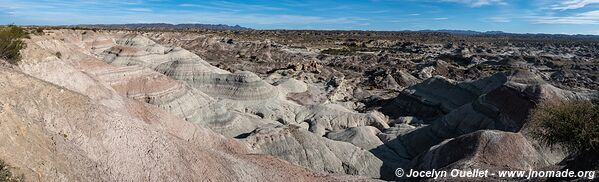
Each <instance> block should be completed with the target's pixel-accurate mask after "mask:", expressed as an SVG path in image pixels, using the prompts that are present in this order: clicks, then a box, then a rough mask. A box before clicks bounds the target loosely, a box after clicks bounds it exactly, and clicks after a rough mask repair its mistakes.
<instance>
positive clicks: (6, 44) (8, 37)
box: [0, 25, 29, 65]
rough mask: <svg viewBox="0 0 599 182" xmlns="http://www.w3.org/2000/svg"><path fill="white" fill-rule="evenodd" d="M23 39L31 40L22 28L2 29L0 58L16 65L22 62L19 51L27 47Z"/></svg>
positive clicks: (7, 27) (0, 28)
mask: <svg viewBox="0 0 599 182" xmlns="http://www.w3.org/2000/svg"><path fill="white" fill-rule="evenodd" d="M23 38H29V35H28V34H27V32H25V30H24V29H23V28H21V27H17V26H14V25H9V26H6V27H0V58H2V59H4V60H6V61H8V62H9V63H11V64H15V65H16V64H17V63H18V62H19V61H20V60H21V54H20V53H19V51H20V50H21V49H23V48H25V46H26V45H25V43H24V42H23V40H22V39H23Z"/></svg>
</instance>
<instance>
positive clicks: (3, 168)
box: [0, 160, 22, 182]
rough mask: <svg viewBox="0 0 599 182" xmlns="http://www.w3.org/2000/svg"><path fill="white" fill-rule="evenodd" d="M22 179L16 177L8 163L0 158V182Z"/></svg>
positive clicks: (15, 181) (12, 181)
mask: <svg viewBox="0 0 599 182" xmlns="http://www.w3.org/2000/svg"><path fill="white" fill-rule="evenodd" d="M17 181H22V180H21V178H18V177H14V176H13V174H12V172H10V170H9V169H8V165H6V164H5V163H4V161H2V160H0V182H17Z"/></svg>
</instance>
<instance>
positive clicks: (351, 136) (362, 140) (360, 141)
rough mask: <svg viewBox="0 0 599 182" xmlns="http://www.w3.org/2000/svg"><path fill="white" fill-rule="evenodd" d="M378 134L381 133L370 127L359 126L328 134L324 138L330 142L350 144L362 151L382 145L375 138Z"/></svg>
mask: <svg viewBox="0 0 599 182" xmlns="http://www.w3.org/2000/svg"><path fill="white" fill-rule="evenodd" d="M380 132H381V131H379V130H378V129H377V128H375V127H372V126H361V127H353V128H348V129H345V130H342V131H336V132H329V133H327V134H326V137H327V138H329V139H331V140H336V141H342V142H347V143H351V144H353V145H355V146H356V147H360V148H362V149H364V150H371V149H374V148H376V147H378V146H381V145H383V142H382V141H381V140H380V139H379V138H378V137H377V134H379V133H380Z"/></svg>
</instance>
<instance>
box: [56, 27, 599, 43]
mask: <svg viewBox="0 0 599 182" xmlns="http://www.w3.org/2000/svg"><path fill="white" fill-rule="evenodd" d="M62 27H80V28H95V29H102V28H105V29H132V30H136V29H137V30H140V29H146V30H191V29H208V30H254V29H252V28H247V27H242V26H239V25H234V26H230V25H224V24H168V23H133V24H84V25H68V26H62ZM278 30H284V29H278ZM273 31H276V30H273ZM373 32H376V31H373ZM386 32H387V31H386ZM391 32H393V31H391ZM396 32H439V33H449V34H454V35H464V36H492V37H493V36H510V37H529V38H530V37H534V38H564V39H571V38H576V39H590V40H599V36H598V35H580V34H579V35H567V34H544V33H526V34H520V33H508V32H502V31H486V32H479V31H473V30H446V29H442V30H417V31H414V30H404V31H396Z"/></svg>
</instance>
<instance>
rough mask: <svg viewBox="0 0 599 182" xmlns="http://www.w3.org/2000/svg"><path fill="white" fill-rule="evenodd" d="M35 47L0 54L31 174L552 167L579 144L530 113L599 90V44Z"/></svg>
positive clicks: (500, 40)
mask: <svg viewBox="0 0 599 182" xmlns="http://www.w3.org/2000/svg"><path fill="white" fill-rule="evenodd" d="M24 41H25V42H26V44H27V47H26V48H25V49H23V50H21V54H22V60H21V61H20V62H19V63H18V64H16V65H15V64H9V63H6V62H5V61H0V87H1V88H2V89H0V130H2V131H1V132H0V141H2V142H0V159H1V160H2V161H4V163H5V164H6V165H7V166H9V167H8V168H9V169H10V170H11V172H12V173H13V174H14V175H17V176H21V178H22V179H24V180H26V181H371V180H372V181H376V180H426V179H405V178H398V177H397V176H396V174H395V170H396V169H397V168H403V169H415V170H433V169H434V170H451V169H464V170H466V169H488V170H491V171H498V170H530V169H534V170H536V169H555V170H557V169H562V168H564V167H567V164H568V163H564V162H563V161H564V160H565V159H566V158H568V157H569V156H570V157H571V156H572V153H571V152H568V151H566V150H564V149H562V148H560V147H559V146H546V145H544V144H543V143H541V142H539V141H537V140H536V139H535V138H534V137H532V136H531V134H530V132H529V131H530V130H531V128H530V127H531V125H530V124H529V123H528V121H529V114H530V112H531V110H532V109H534V108H535V107H536V106H538V105H540V104H542V103H545V102H553V101H564V100H566V101H588V100H596V99H597V98H599V93H598V92H597V89H599V40H597V39H596V38H594V39H589V38H575V37H551V36H549V37H545V36H541V35H536V36H534V35H529V36H525V35H503V34H502V35H457V34H450V33H439V32H350V31H347V32H346V31H282V30H281V31H274V30H273V31H259V30H198V31H165V30H161V31H158V30H153V31H141V30H97V29H93V30H92V29H88V30H72V29H47V30H43V31H41V32H38V33H35V34H31V36H30V38H29V39H25V40H24ZM594 160H596V157H595V159H594ZM595 164H596V163H595ZM590 167H591V168H592V169H593V170H596V169H597V168H596V167H597V166H590ZM593 167H594V168H593ZM448 180H449V179H448ZM453 180H455V179H453ZM484 180H517V179H496V178H492V179H484Z"/></svg>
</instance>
